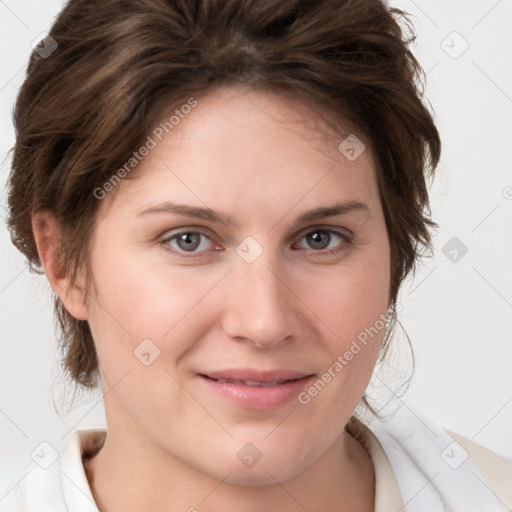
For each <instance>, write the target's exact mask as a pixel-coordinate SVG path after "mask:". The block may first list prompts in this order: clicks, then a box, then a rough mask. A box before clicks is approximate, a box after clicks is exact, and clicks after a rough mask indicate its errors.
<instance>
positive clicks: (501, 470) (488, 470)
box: [445, 429, 512, 508]
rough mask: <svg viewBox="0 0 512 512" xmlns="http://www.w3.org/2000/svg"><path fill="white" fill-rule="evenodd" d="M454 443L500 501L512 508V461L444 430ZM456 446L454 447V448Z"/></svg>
mask: <svg viewBox="0 0 512 512" xmlns="http://www.w3.org/2000/svg"><path fill="white" fill-rule="evenodd" d="M445 430H446V431H447V433H448V434H449V435H450V436H451V437H452V439H453V440H454V442H455V443H457V445H458V446H459V447H460V448H461V449H462V450H463V455H465V454H464V452H465V453H466V454H467V457H468V458H470V459H471V460H472V462H473V464H474V465H475V466H476V468H477V469H478V470H479V471H480V474H481V475H482V477H483V478H484V479H485V481H486V482H487V483H488V484H489V485H490V487H491V488H492V489H493V490H494V492H496V494H497V495H498V496H499V497H500V499H501V500H502V501H503V502H504V503H506V504H507V506H508V507H510V508H512V460H510V459H507V458H505V457H502V456H501V455H498V454H497V453H495V452H493V451H492V450H489V449H488V448H485V447H484V446H482V445H480V444H478V443H475V442H474V441H471V440H470V439H467V438H466V437H463V436H461V435H460V434H457V433H455V432H452V431H451V430H448V429H445ZM455 446H456V445H454V447H455Z"/></svg>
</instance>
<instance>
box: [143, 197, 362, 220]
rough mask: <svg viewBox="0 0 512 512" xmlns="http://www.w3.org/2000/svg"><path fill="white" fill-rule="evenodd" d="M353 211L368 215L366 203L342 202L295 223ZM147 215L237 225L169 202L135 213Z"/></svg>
mask: <svg viewBox="0 0 512 512" xmlns="http://www.w3.org/2000/svg"><path fill="white" fill-rule="evenodd" d="M353 211H361V212H363V213H366V215H368V214H369V213H370V208H369V207H368V205H367V204H366V203H363V202H361V201H358V200H349V201H343V202H338V203H335V204H333V205H330V206H320V207H318V208H315V209H313V210H309V211H306V212H304V213H302V214H301V215H299V216H298V217H297V220H296V221H295V222H296V224H300V223H303V222H310V221H313V220H319V219H324V218H326V217H334V216H335V215H346V214H348V213H350V212H353ZM149 213H174V214H177V215H182V216H184V217H191V218H196V219H202V220H207V221H210V222H213V223H216V224H224V225H226V226H230V225H235V226H236V225H237V223H236V222H235V220H234V219H233V218H232V217H230V216H229V215H227V214H225V213H222V212H219V211H214V210H212V209H211V208H202V207H197V206H190V205H186V204H178V203H173V202H171V201H164V202H163V203H159V204H156V205H153V206H149V207H147V208H144V209H142V210H139V211H138V212H137V216H138V217H140V216H142V215H147V214H149Z"/></svg>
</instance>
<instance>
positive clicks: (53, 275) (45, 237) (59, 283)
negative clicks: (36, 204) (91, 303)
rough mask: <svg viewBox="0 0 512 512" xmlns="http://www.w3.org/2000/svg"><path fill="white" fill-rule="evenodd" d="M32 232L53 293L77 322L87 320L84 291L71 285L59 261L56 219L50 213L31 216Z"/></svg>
mask: <svg viewBox="0 0 512 512" xmlns="http://www.w3.org/2000/svg"><path fill="white" fill-rule="evenodd" d="M32 231H33V233H34V239H35V242H36V246H37V252H38V254H39V259H40V261H41V265H42V266H43V269H44V272H45V274H46V277H47V278H48V281H50V284H51V286H52V288H53V291H54V292H55V293H56V294H57V295H58V296H59V297H60V299H61V300H62V303H63V304H64V307H65V308H66V310H67V311H68V312H69V313H70V314H71V315H73V316H74V317H75V318H76V319H77V320H87V319H88V312H87V306H86V304H85V294H86V292H85V290H84V288H83V287H82V286H81V285H80V283H79V282H76V283H74V284H73V285H71V281H70V279H69V277H68V276H67V275H66V273H65V272H64V270H63V268H62V265H61V260H60V231H59V225H58V222H57V219H56V218H55V216H54V215H53V214H52V213H50V212H37V213H35V214H34V215H33V216H32Z"/></svg>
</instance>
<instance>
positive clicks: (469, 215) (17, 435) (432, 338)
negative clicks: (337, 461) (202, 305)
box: [0, 0, 512, 504]
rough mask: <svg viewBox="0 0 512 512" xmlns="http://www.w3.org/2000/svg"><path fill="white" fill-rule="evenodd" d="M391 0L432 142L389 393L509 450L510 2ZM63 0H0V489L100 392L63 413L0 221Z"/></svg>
mask: <svg viewBox="0 0 512 512" xmlns="http://www.w3.org/2000/svg"><path fill="white" fill-rule="evenodd" d="M390 3H391V5H393V6H397V7H401V8H403V9H405V10H406V11H408V12H409V13H411V15H413V16H412V18H411V19H412V21H413V22H414V25H415V29H416V32H417V35H418V38H417V42H416V44H415V46H413V47H412V49H413V52H414V53H415V55H416V56H417V58H418V59H419V60H420V63H421V64H422V66H423V67H424V69H425V71H426V72H427V87H426V96H427V97H428V100H429V101H430V103H431V105H432V108H433V110H434V112H435V118H436V122H437V125H438V128H439V131H440V133H441V138H442V142H443V148H442V153H443V154H442V160H441V164H440V165H439V167H438V169H437V176H436V180H435V181H434V185H433V186H432V188H431V202H432V213H433V219H434V220H435V221H436V222H438V224H439V225H440V229H439V231H438V233H437V235H435V237H434V244H435V255H434V257H433V258H431V259H424V260H423V264H422V265H420V266H419V267H418V271H417V273H416V276H415V277H414V279H413V278H411V279H409V280H408V282H406V283H405V285H404V286H403V288H402V291H401V296H400V306H401V309H400V313H399V318H400V320H401V322H402V325H403V327H404V328H405V331H406V332H407V333H408V335H409V337H410V340H411V343H412V346H413V349H414V353H415V357H416V370H415V374H414V377H413V380H412V383H411V386H410V388H409V390H408V392H407V393H406V394H405V395H403V396H401V397H398V398H394V401H393V402H392V404H394V405H395V406H396V405H398V404H399V403H401V402H404V403H405V405H404V406H405V407H409V408H411V409H413V410H414V411H418V412H420V413H421V414H424V415H426V416H429V417H430V418H432V419H433V420H434V421H436V422H438V423H440V424H441V425H443V426H445V427H447V428H449V429H451V430H453V431H456V432H458V433H460V434H462V435H464V436H466V437H468V438H470V439H473V440H474V441H476V442H478V443H480V444H483V445H484V446H487V447H489V448H491V449H493V450H495V451H497V452H498V453H501V454H502V455H504V456H507V457H512V436H511V435H510V433H511V432H512V378H511V368H512V364H511V363H512V343H511V342H512V265H511V262H512V65H511V64H510V62H511V61H510V50H511V49H512V31H511V30H510V27H511V26H512V1H510V0H500V1H496V0H478V1H476V0H473V1H467V0H456V1H455V0H450V1H446V0H415V1H414V2H413V1H411V0H403V1H402V0H401V1H392V2H390ZM62 5H63V2H61V1H57V0H51V1H50V0H44V1H35V0H30V1H28V0H24V1H22V2H15V1H14V0H0V20H1V21H0V23H1V26H0V38H1V39H0V40H1V43H0V63H1V66H0V69H1V71H0V130H1V131H0V135H1V136H0V161H1V167H0V191H1V192H0V218H1V220H2V226H1V228H0V258H1V261H2V269H1V272H0V319H1V324H0V347H1V358H0V376H1V377H0V378H1V385H0V440H1V441H0V442H1V445H0V460H1V470H0V482H1V484H0V500H1V498H2V497H3V496H4V495H5V493H6V492H7V491H8V489H9V486H10V485H11V483H7V482H8V481H9V482H12V479H13V478H14V475H15V474H16V473H17V472H21V473H20V474H21V475H23V474H24V473H23V472H24V471H26V470H28V469H29V468H30V467H31V466H32V465H33V464H34V462H33V461H32V459H31V453H32V452H33V450H34V449H36V447H38V446H39V444H40V443H41V442H43V441H46V442H48V443H50V444H51V445H52V446H53V447H54V448H55V450H56V451H61V450H62V449H63V448H64V447H65V445H66V443H67V441H68V440H69V436H70V435H71V433H72V432H73V431H74V430H76V429H81V428H91V427H96V426H105V423H104V413H103V408H102V401H101V393H99V392H98V393H96V394H92V395H90V396H88V397H87V396H86V397H82V398H81V399H79V400H77V401H76V402H75V404H78V405H77V406H76V407H75V408H74V409H72V410H71V411H70V412H69V413H67V408H66V404H69V400H67V401H64V402H63V398H64V397H65V396H66V387H65V385H64V384H63V383H60V382H59V373H58V365H57V357H58V356H57V352H56V342H55V335H54V330H53V316H52V315H53V309H52V303H51V299H50V288H49V285H48V284H47V281H46V278H45V277H44V276H37V275H34V274H30V273H29V271H28V270H27V267H26V265H25V262H24V260H23V258H22V257H21V255H19V254H18V253H17V251H16V250H15V249H14V247H13V246H12V245H11V243H10V240H9V236H8V233H7V230H6V229H5V222H4V221H5V216H6V211H5V186H4V185H5V181H6V179H7V174H8V172H9V162H10V159H9V157H8V150H9V148H10V147H12V145H13V143H14V130H13V127H12V123H11V111H12V107H13V104H14V100H15V96H16V92H17V90H18V88H19V87H20V85H21V83H22V81H23V78H24V74H25V67H26V63H27V59H28V56H29V53H30V51H31V43H32V41H34V40H38V39H39V38H40V34H41V33H42V32H44V31H47V30H48V29H49V28H50V25H51V22H52V20H53V19H54V17H55V16H56V14H57V13H58V12H59V10H60V9H61V7H62ZM464 247H466V248H467V252H466V253H465V254H463V250H461V248H462V249H464ZM454 250H455V251H457V252H456V253H454V252H453V251H454ZM454 258H455V259H456V261H452V260H453V259H454ZM406 346H407V345H406V343H405V337H404V336H403V333H402V332H401V331H400V329H399V330H398V332H397V340H396V350H395V353H396V354H395V356H394V358H393V359H391V360H390V363H389V364H388V365H387V367H386V368H385V369H384V370H383V372H382V373H381V376H379V375H377V377H376V379H374V383H373V385H372V391H371V393H372V395H373V396H375V397H380V398H379V400H382V399H383V398H382V397H384V399H385V401H386V400H387V399H388V398H389V397H392V396H393V394H394V393H395V391H397V390H398V388H399V384H400V382H401V381H400V378H398V377H396V376H395V375H394V374H395V373H396V372H395V369H394V368H404V371H405V374H406V373H407V372H406V370H407V366H408V364H409V361H408V358H407V350H406ZM402 354H403V355H402ZM68 395H69V393H68ZM0 504H1V501H0Z"/></svg>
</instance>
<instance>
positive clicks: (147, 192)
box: [33, 87, 390, 512]
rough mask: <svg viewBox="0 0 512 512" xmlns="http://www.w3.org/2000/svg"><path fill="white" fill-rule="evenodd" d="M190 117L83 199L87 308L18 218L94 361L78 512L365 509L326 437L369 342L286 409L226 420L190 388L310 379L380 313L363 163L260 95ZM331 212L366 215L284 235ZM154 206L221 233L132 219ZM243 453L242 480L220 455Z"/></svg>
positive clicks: (383, 292) (375, 346) (46, 223)
mask: <svg viewBox="0 0 512 512" xmlns="http://www.w3.org/2000/svg"><path fill="white" fill-rule="evenodd" d="M197 100H198V105H197V106H196V107H195V108H194V109H193V110H192V112H191V113H190V114H189V115H188V116H187V117H186V118H185V119H183V120H181V121H180V124H179V125H177V126H176V127H175V128H174V130H173V131H172V132H170V133H169V134H168V135H166V137H165V138H164V139H163V140H162V141H161V142H158V144H157V146H156V147H155V148H154V149H152V150H151V151H150V153H149V155H147V156H146V157H145V158H144V159H143V160H142V162H141V163H140V164H139V165H138V167H137V169H136V170H135V171H133V172H132V174H131V175H130V179H125V180H123V181H122V183H121V184H120V185H119V186H118V188H117V190H116V191H115V193H110V194H108V195H107V197H106V198H105V199H103V200H102V201H101V204H100V209H99V211H98V217H97V223H96V227H95V230H94V232H93V235H92V238H91V240H90V258H91V268H92V275H93V279H94V285H95V286H94V287H92V288H91V289H90V290H89V292H88V293H86V292H85V291H84V289H83V287H82V286H80V283H77V284H76V285H74V286H71V285H70V283H69V280H68V279H67V277H66V276H65V275H61V274H59V272H58V269H57V268H55V266H54V265H53V263H54V262H55V261H56V260H57V258H55V256H56V255H57V253H58V226H57V225H56V223H55V221H54V219H53V218H52V217H51V215H49V214H39V215H37V216H35V217H34V222H33V226H34V232H35V235H36V241H37V244H38V250H39V253H40V255H41V259H42V261H43V265H44V267H45V271H46V274H47V275H48V278H49V280H50V282H51V284H52V286H53V288H54V290H55V291H56V293H58V294H59V296H60V297H61V299H62V300H63V301H64V304H65V306H66V308H67V309H68V311H69V312H70V313H71V314H73V315H74V316H75V317H76V318H80V319H86V320H87V321H88V322H89V324H90V327H91V330H92V333H93V337H94V341H95V345H96V348H97V352H98V357H99V362H100V377H101V385H102V389H103V392H104V395H105V396H104V402H105V411H106V418H107V426H108V435H107V438H106V442H105V445H104V447H103V448H102V450H100V452H99V453H98V454H97V455H96V456H95V457H93V458H92V459H90V460H88V461H85V463H84V466H85V470H86V474H87V477H88V479H89V482H90V485H91V489H92V491H93V495H94V497H95V500H96V501H97V503H98V506H99V508H100V510H101V511H102V512H116V511H121V510H122V511H124V512H130V511H140V510H152V511H155V512H158V511H164V510H165V511H166V512H169V511H174V510H176V511H178V510H179V511H184V510H190V511H191V510H194V509H193V508H191V507H194V508H195V509H197V510H198V511H200V512H202V511H206V510H208V511H212V512H215V511H222V512H231V511H233V512H234V511H240V510H244V511H246V512H253V511H263V510H281V511H284V512H287V511H296V510H303V508H305V509H307V510H308V511H309V512H314V511H324V510H334V509H338V510H347V511H350V510H354V511H355V510H358V511H370V510H373V501H374V485H375V482H374V470H373V465H372V462H371V459H370V457H369V456H368V454H367V453H366V451H365V450H364V449H363V447H362V446H361V445H360V444H359V443H358V442H357V441H356V440H355V439H354V438H353V437H351V436H350V435H349V434H348V433H347V432H346V431H345V430H344V427H345V425H346V423H347V421H348V420H349V418H350V416H351V415H352V413H353V411H354V408H355V407H356V405H357V404H358V402H359V401H360V399H361V397H362V395H363V393H364V390H365V388H366V386H367V384H368V381H369V378H370V376H371V372H372V370H373V367H374V365H375V363H376V360H377V357H378V353H379V349H380V345H381V342H382V339H383V335H384V332H383V331H381V332H379V334H378V335H377V336H375V337H374V338H372V339H371V340H370V342H369V343H368V344H367V345H366V346H365V347H364V348H363V349H362V350H361V351H360V352H359V353H358V354H357V355H356V356H354V358H353V359H352V360H351V361H350V362H349V364H347V365H346V366H345V367H344V368H343V370H342V371H341V372H339V373H337V374H336V376H335V378H333V379H332V380H331V382H329V383H328V384H327V385H326V386H325V388H324V389H322V391H321V392H319V393H318V394H317V396H315V397H313V398H311V400H310V401H309V403H307V404H305V405H303V404H301V403H300V402H299V401H298V400H295V399H293V400H291V401H290V402H288V403H286V404H285V405H283V406H280V407H277V408H274V409H270V410H250V409H245V408H241V407H236V406H234V405H233V404H231V403H228V402H227V401H225V399H223V398H221V397H219V396H218V395H216V394H214V393H212V391H210V389H208V388H207V386H205V385H204V382H203V381H202V380H201V379H199V378H198V376H197V374H198V373H199V372H205V371H208V370H212V371H213V370H221V369H226V368H243V367H251V368H257V369H262V370H270V369H276V368H287V369H295V370H299V371H303V372H306V373H308V374H312V373H314V374H316V375H317V376H321V375H322V374H323V373H324V372H325V371H326V370H327V369H328V368H329V367H331V366H332V365H333V363H334V362H335V361H336V360H337V357H338V356H339V355H342V354H344V353H345V351H346V350H348V349H349V347H350V346H351V343H352V342H353V340H355V339H356V338H357V335H358V334H359V333H361V332H362V331H364V329H365V328H368V327H370V326H373V325H375V323H376V321H377V320H378V319H379V316H380V315H382V314H385V313H386V310H387V309H388V307H389V304H390V297H389V285H390V274H389V269H390V247H389V240H388V235H387V231H386V225H385V220H384V215H383V211H382V205H381V203H380V198H379V193H378V186H377V180H376V170H375V161H374V157H373V155H372V152H371V150H370V149H369V148H370V145H369V144H366V150H365V151H363V153H362V154H361V155H360V156H359V157H358V158H357V159H356V160H355V161H350V160H349V159H347V158H346V157H345V156H344V155H343V154H342V153H341V152H340V151H339V150H338V144H339V143H340V142H341V141H342V140H343V139H344V137H345V136H346V135H344V136H342V137H340V135H339V134H336V133H335V132H333V131H332V129H331V128H329V126H327V125H326V124H324V123H323V122H322V121H321V120H320V116H319V110H315V109H313V108H312V107H311V106H307V105H303V104H299V103H298V102H297V100H296V99H295V100H294V99H292V98H289V97H286V96H283V95H277V94H276V93H269V92H262V91H254V90H245V89H240V88H239V87H223V88H220V89H216V90H211V91H209V92H208V93H207V94H205V95H203V96H200V97H198V98H197ZM164 114H165V115H164ZM166 118H167V119H168V114H167V113H162V119H166ZM312 119H313V120H314V122H313V123H312V122H311V120H312ZM348 133H350V132H347V134H348ZM352 133H356V132H352ZM358 137H359V138H360V139H361V140H364V138H363V136H362V134H358ZM348 200H357V201H361V202H363V203H365V204H366V205H367V207H368V210H367V211H363V210H352V211H350V212H348V213H346V214H342V215H336V216H330V217H326V218H323V219H319V220H313V221H306V222H301V223H300V224H296V219H297V218H298V216H299V215H300V214H301V213H303V212H305V211H308V210H312V209H315V208H318V207H320V206H327V205H332V204H334V203H336V202H339V201H348ZM164 201H172V202H176V203H181V204H187V205H193V206H198V207H205V206H207V207H209V208H211V209H212V210H215V211H221V212H224V213H225V214H227V215H229V216H230V217H232V218H233V223H232V224H222V223H218V224H216V223H214V222H212V221H209V220H203V219H196V218H188V217H184V216H180V215H177V214H175V213H170V212H159V213H147V214H144V215H138V214H139V213H140V212H141V211H142V210H144V209H146V208H148V207H150V206H154V205H156V204H159V203H162V202H164ZM318 229H324V230H325V229H334V230H338V231H340V232H342V233H350V232H351V233H352V234H353V240H352V242H350V243H349V242H347V240H345V239H344V238H341V237H338V236H337V235H336V234H334V233H332V234H331V238H330V240H329V237H328V235H327V236H326V233H325V232H323V233H324V238H322V240H324V241H325V238H327V241H326V242H325V245H326V246H328V247H326V248H321V247H320V248H318V245H314V240H313V241H312V240H311V233H316V232H317V231H316V230H318ZM182 231H186V232H193V233H194V232H198V231H200V232H201V233H203V234H204V235H205V236H203V237H201V243H200V245H199V246H198V247H197V248H195V249H192V251H195V252H192V253H191V252H187V251H186V250H183V247H185V248H186V247H187V246H186V245H185V246H183V245H181V246H180V245H179V244H178V242H177V238H174V239H173V240H171V241H169V240H168V239H169V238H170V237H171V236H172V235H176V234H178V233H180V232H182ZM321 233H322V232H321ZM306 235H310V236H306ZM248 236H251V237H253V238H254V239H255V240H256V241H257V242H258V244H259V246H260V247H261V249H262V250H263V252H262V253H261V255H260V256H259V257H258V258H257V259H256V260H255V261H254V262H252V263H250V264H249V263H247V262H246V261H245V260H244V259H243V258H242V257H240V256H239V255H238V254H237V252H236V248H237V247H238V246H239V244H240V243H241V242H242V241H243V240H244V239H245V238H246V237H248ZM317 236H318V233H317ZM164 239H167V241H164ZM192 245H193V244H192ZM333 249H334V250H335V249H340V251H339V252H338V253H332V254H327V252H328V251H329V250H333ZM191 254H192V256H191ZM148 338H149V339H151V340H152V342H153V343H154V344H155V345H156V346H158V348H159V350H160V356H159V357H158V358H157V359H155V360H154V362H153V363H152V364H150V365H149V366H145V365H144V364H142V363H141V362H140V360H139V359H138V358H137V357H135V356H134V350H135V349H136V348H137V346H138V345H139V344H140V343H141V341H142V340H144V339H148ZM248 442H251V443H252V444H254V445H255V446H256V447H257V448H258V450H259V451H260V453H261V454H262V457H261V459H260V460H259V461H258V462H257V463H256V464H255V465H254V466H253V467H251V468H248V467H246V466H245V465H244V464H242V463H241V462H240V460H239V458H238V457H237V452H238V451H239V450H240V449H241V448H242V447H243V446H244V445H245V444H246V443H248Z"/></svg>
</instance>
